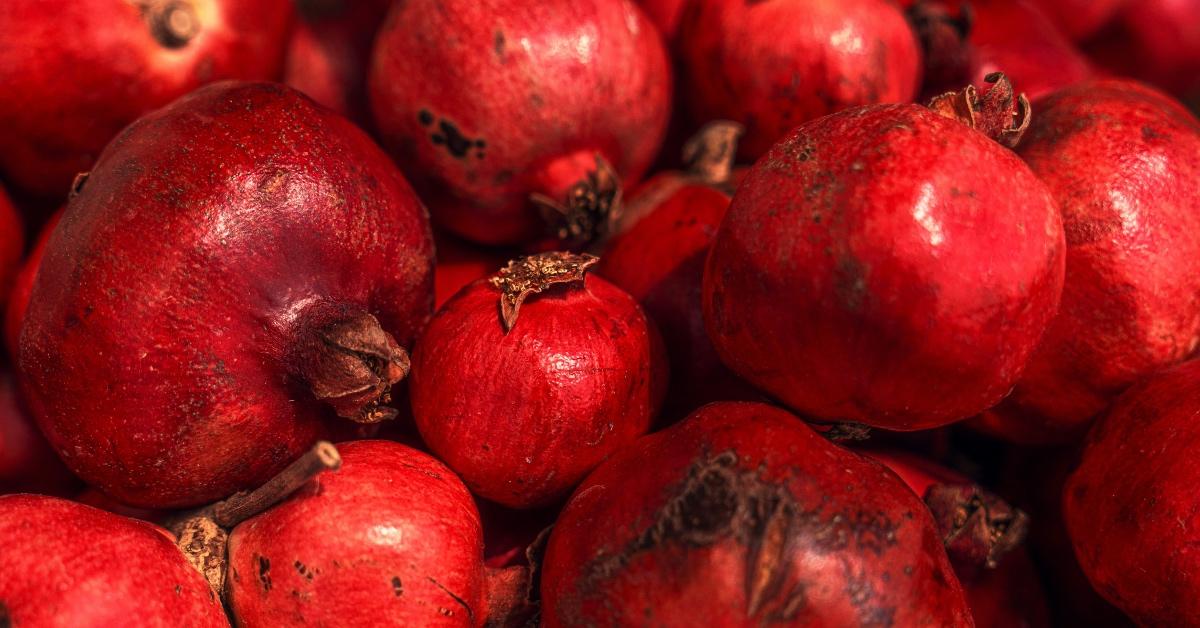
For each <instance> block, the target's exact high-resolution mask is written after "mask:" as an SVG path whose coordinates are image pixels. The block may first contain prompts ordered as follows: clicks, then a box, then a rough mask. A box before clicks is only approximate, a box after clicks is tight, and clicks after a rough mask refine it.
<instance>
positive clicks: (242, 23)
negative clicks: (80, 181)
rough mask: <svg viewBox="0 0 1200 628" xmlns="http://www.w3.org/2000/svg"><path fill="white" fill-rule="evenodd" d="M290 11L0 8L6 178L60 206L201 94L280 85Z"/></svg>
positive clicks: (0, 164) (222, 0)
mask: <svg viewBox="0 0 1200 628" xmlns="http://www.w3.org/2000/svg"><path fill="white" fill-rule="evenodd" d="M291 14H292V8H291V3H290V2H288V0H253V1H251V0H72V1H71V2H59V3H48V2H44V1H43V0H4V2H0V32H4V33H6V35H5V36H4V38H3V39H0V85H3V86H4V90H3V92H0V172H3V174H4V177H5V179H6V180H7V181H9V182H10V183H12V184H13V185H15V186H17V187H19V188H21V189H23V190H25V191H26V192H29V193H33V194H36V195H39V196H43V197H53V198H62V196H63V195H64V194H65V193H66V191H67V188H68V186H69V185H70V183H71V179H72V178H73V177H74V176H75V175H76V174H77V173H79V172H82V171H85V170H88V169H89V168H91V166H92V163H93V162H94V161H95V160H96V157H97V156H98V155H99V154H100V151H101V149H103V148H104V145H105V144H107V143H108V141H109V140H111V139H112V138H113V137H114V136H116V134H117V132H119V131H120V130H121V129H122V128H124V127H125V125H127V124H129V123H130V122H132V121H133V120H134V119H136V118H137V117H138V116H140V115H142V114H144V113H147V112H149V111H153V110H154V109H156V108H158V107H161V106H163V105H165V104H167V103H169V102H171V101H172V100H174V99H176V98H178V97H180V96H182V95H184V94H186V93H188V92H190V91H192V90H193V89H196V88H197V87H199V86H200V85H203V84H205V83H208V82H211V81H215V80H219V79H226V78H243V79H274V78H277V76H278V74H279V71H280V68H281V65H282V62H283V48H284V39H285V37H286V34H287V29H288V26H289V24H290V22H291Z"/></svg>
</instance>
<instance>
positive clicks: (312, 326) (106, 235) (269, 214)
mask: <svg viewBox="0 0 1200 628" xmlns="http://www.w3.org/2000/svg"><path fill="white" fill-rule="evenodd" d="M264 129H268V130H269V132H265V131H264ZM432 248H433V247H432V241H431V235H430V230H429V225H428V222H427V218H426V214H425V211H424V209H423V208H422V207H421V205H420V203H419V201H418V200H417V198H416V196H415V195H414V194H413V193H412V191H411V189H410V188H409V187H408V184H407V183H406V182H405V181H404V178H403V177H402V176H401V175H400V173H399V172H398V171H397V170H396V169H395V168H394V167H393V166H392V165H391V164H390V163H389V162H388V160H387V157H386V155H384V154H383V153H382V152H381V151H379V149H378V148H376V147H375V145H374V144H373V143H372V142H371V140H370V139H369V138H368V137H367V136H366V135H364V134H363V133H362V132H361V131H360V130H358V129H357V128H356V127H354V126H353V125H352V124H350V123H349V122H348V121H346V120H345V119H343V118H341V117H340V116H337V115H336V114H333V113H332V112H329V111H328V110H326V109H324V108H323V107H318V106H316V105H314V104H313V102H312V101H311V100H309V99H307V98H305V97H303V96H302V95H300V94H299V93H298V92H295V91H293V90H291V89H289V88H286V87H283V86H280V85H274V84H266V83H235V82H227V83H221V84H217V85H212V86H209V87H206V88H202V89H200V90H198V91H196V92H194V93H193V94H191V95H189V96H187V97H185V98H182V99H180V100H178V101H176V102H175V103H173V104H171V105H170V106H168V107H165V108H163V109H161V110H159V111H157V112H155V113H153V114H150V115H148V116H146V117H144V118H142V119H141V120H139V121H138V122H137V123H135V124H133V125H131V126H130V127H129V128H128V129H126V131H125V132H124V133H122V135H121V136H120V137H119V138H118V139H117V140H115V141H114V142H113V143H112V144H110V145H109V147H108V149H106V151H105V153H104V154H103V155H102V156H101V158H100V160H99V161H98V162H97V164H96V167H95V169H94V170H93V171H92V173H91V176H90V177H89V178H88V179H87V181H86V183H85V185H83V187H82V190H81V191H80V193H79V195H78V196H76V197H75V198H74V199H73V200H72V201H71V202H70V205H69V206H68V209H67V212H66V214H65V215H64V217H63V219H62V221H61V222H60V223H59V225H58V227H57V228H56V229H55V232H54V235H53V236H51V238H50V242H49V243H48V244H47V247H46V254H45V257H44V259H43V261H42V267H41V269H40V270H39V271H38V273H37V278H36V280H35V281H34V286H33V292H32V295H31V298H30V306H29V310H28V312H27V313H26V317H25V322H24V326H23V328H22V333H21V354H20V366H21V370H22V371H23V373H24V375H25V377H26V379H27V380H28V382H27V383H28V386H27V387H26V389H27V391H28V393H29V395H28V397H29V400H30V402H31V403H30V405H31V409H32V410H33V411H34V413H35V414H36V415H37V416H38V420H39V422H40V424H41V427H42V429H43V431H44V432H46V435H47V437H48V438H49V439H50V441H51V443H52V444H53V445H54V446H55V447H56V449H57V450H58V452H59V454H60V455H62V456H63V457H64V459H65V461H66V462H67V464H68V466H70V467H71V468H72V470H74V471H75V472H76V473H78V474H79V475H80V476H81V477H83V478H84V479H85V480H86V481H88V482H89V483H90V484H93V485H95V486H97V487H99V488H101V489H103V490H104V491H105V492H106V493H108V494H110V495H112V496H113V497H114V498H116V499H118V500H121V501H123V502H126V503H128V504H130V505H134V506H145V507H153V508H167V507H182V506H188V505H198V504H202V503H206V502H210V501H213V500H214V499H217V498H220V497H222V496H225V495H228V494H230V493H232V492H234V491H236V490H239V489H243V488H246V487H249V486H254V485H257V484H259V483H261V482H262V481H263V480H265V479H266V478H268V477H270V476H271V475H272V474H273V473H275V472H276V471H278V470H279V469H281V468H282V467H283V466H284V465H286V464H287V463H288V461H290V460H291V459H292V458H294V457H295V456H296V455H298V454H299V453H300V452H301V451H303V450H304V449H305V448H306V447H308V446H309V445H310V444H311V443H312V442H313V441H314V440H316V438H317V437H318V436H319V435H320V434H322V433H323V432H324V431H325V426H324V425H323V419H324V418H325V417H327V416H332V414H333V412H332V411H331V410H330V406H332V410H333V411H336V412H337V414H339V415H341V416H343V417H347V418H351V419H354V420H356V421H361V422H368V423H369V422H373V421H378V420H381V419H384V418H387V417H388V416H391V415H392V414H394V411H393V410H390V409H389V408H387V405H386V404H387V403H388V400H389V391H390V388H391V386H392V385H394V384H395V383H396V382H397V381H398V380H399V379H400V378H402V377H403V376H404V374H405V373H406V372H407V368H408V356H407V354H406V353H405V352H404V350H403V349H402V347H404V346H409V344H410V343H411V342H412V339H413V338H414V336H415V335H416V333H417V332H418V330H420V329H421V327H422V326H423V325H424V324H425V322H426V320H427V319H428V317H429V312H430V309H431V306H432V300H433V277H432V266H433V250H432ZM327 404H328V405H327Z"/></svg>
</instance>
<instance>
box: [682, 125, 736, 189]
mask: <svg viewBox="0 0 1200 628" xmlns="http://www.w3.org/2000/svg"><path fill="white" fill-rule="evenodd" d="M745 132H746V127H744V126H742V125H741V124H738V123H737V122H733V121H731V120H714V121H712V122H709V123H708V124H706V125H704V127H703V128H701V129H700V130H699V131H698V132H697V133H696V134H695V135H693V136H692V137H691V139H689V140H688V141H687V143H686V144H684V145H683V163H685V164H687V166H688V172H689V173H690V174H691V175H693V176H695V177H696V178H698V179H699V180H700V181H702V182H703V183H706V184H708V185H711V186H714V187H722V186H727V185H728V184H729V180H730V178H731V177H732V175H733V162H734V159H735V158H736V157H737V147H738V140H739V139H741V137H742V134H744V133H745Z"/></svg>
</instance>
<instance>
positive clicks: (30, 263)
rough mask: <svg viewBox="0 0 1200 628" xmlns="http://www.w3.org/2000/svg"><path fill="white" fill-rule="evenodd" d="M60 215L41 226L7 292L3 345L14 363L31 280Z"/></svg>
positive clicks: (31, 283) (40, 263)
mask: <svg viewBox="0 0 1200 628" xmlns="http://www.w3.org/2000/svg"><path fill="white" fill-rule="evenodd" d="M62 214H63V210H61V209H60V210H58V211H56V212H54V214H53V215H51V216H50V218H49V220H47V221H46V224H45V225H43V226H42V232H41V233H39V234H38V237H37V240H36V241H35V242H34V243H33V248H32V249H30V250H29V255H27V256H26V257H25V261H23V262H21V265H20V268H18V269H17V274H16V277H15V278H14V279H13V282H12V289H11V290H10V291H9V292H8V303H7V305H5V310H4V345H5V346H6V347H7V348H8V354H9V355H10V356H11V357H12V359H13V361H14V362H15V361H16V359H17V353H18V351H17V350H18V347H19V344H18V342H19V340H20V338H21V321H23V320H25V310H27V309H29V293H30V292H32V291H33V280H34V278H35V277H37V271H38V267H39V266H41V265H42V256H43V255H45V254H46V243H47V242H49V241H50V234H51V233H54V227H55V226H56V225H58V221H59V220H61V219H62Z"/></svg>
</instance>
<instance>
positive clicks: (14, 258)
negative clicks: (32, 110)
mask: <svg viewBox="0 0 1200 628" xmlns="http://www.w3.org/2000/svg"><path fill="white" fill-rule="evenodd" d="M0 141H2V140H0ZM24 252H25V226H24V225H23V224H22V221H21V215H20V214H18V213H17V208H16V207H15V206H14V205H13V202H12V199H10V198H9V197H8V194H7V193H5V191H4V187H3V186H0V308H3V307H5V306H6V304H7V303H8V300H9V295H10V294H11V293H12V289H13V282H14V281H15V280H16V276H17V270H18V269H19V268H20V267H21V254H22V253H24Z"/></svg>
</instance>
